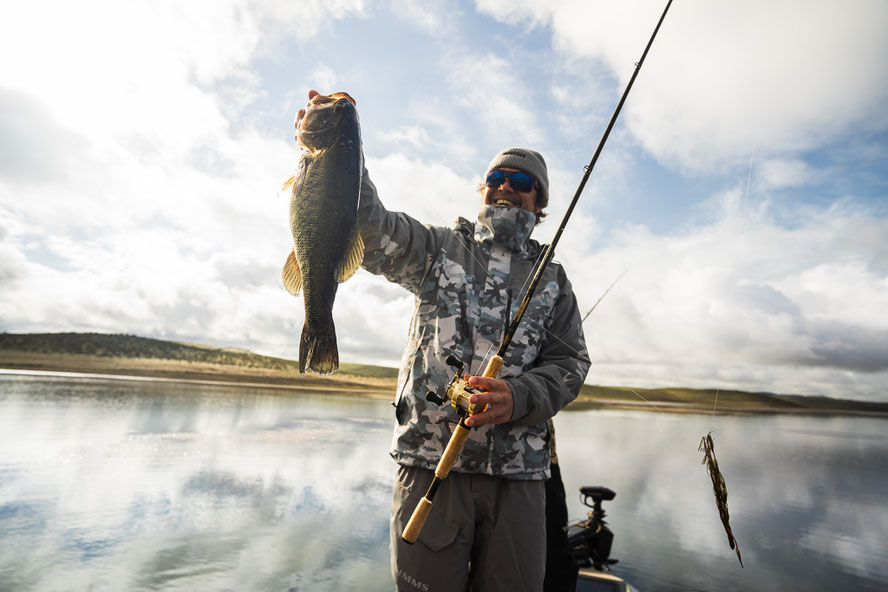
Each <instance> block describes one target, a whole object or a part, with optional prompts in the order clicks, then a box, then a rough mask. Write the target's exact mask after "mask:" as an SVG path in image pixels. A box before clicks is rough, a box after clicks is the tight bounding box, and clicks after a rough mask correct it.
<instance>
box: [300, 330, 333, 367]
mask: <svg viewBox="0 0 888 592" xmlns="http://www.w3.org/2000/svg"><path fill="white" fill-rule="evenodd" d="M306 368H308V369H309V370H311V371H312V372H314V373H315V374H321V375H326V374H333V373H334V372H336V371H337V370H339V350H338V349H337V348H336V330H335V329H334V328H333V325H332V323H331V324H330V326H329V329H327V330H324V331H320V332H316V331H313V330H312V328H311V327H309V325H308V323H306V324H305V326H304V327H302V337H301V338H300V340H299V373H300V374H305V369H306Z"/></svg>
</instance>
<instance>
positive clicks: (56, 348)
mask: <svg viewBox="0 0 888 592" xmlns="http://www.w3.org/2000/svg"><path fill="white" fill-rule="evenodd" d="M0 368H8V369H18V370H43V371H68V372H80V373H108V374H118V375H137V376H149V377H151V376H153V377H160V378H173V379H185V380H214V381H235V382H241V383H243V382H250V383H257V384H264V385H279V386H294V387H299V388H307V387H309V386H311V387H318V388H343V389H344V388H348V389H351V390H353V391H358V392H359V393H361V394H370V395H372V396H378V397H379V398H385V399H390V398H391V397H392V396H393V393H394V392H395V389H396V384H395V383H396V379H397V376H398V370H397V369H395V368H387V367H384V366H371V365H363V364H340V366H339V372H338V373H337V374H335V375H333V376H325V377H322V376H316V375H313V374H307V375H305V376H301V375H300V374H299V363H298V362H297V361H296V360H288V359H284V358H275V357H271V356H263V355H259V354H255V353H252V352H250V351H246V350H242V349H233V348H222V347H215V346H210V345H204V344H200V343H184V342H178V341H165V340H162V339H152V338H149V337H139V336H137V335H124V334H109V333H0ZM716 401H717V405H716V404H715V403H716ZM598 407H606V408H625V409H637V410H646V411H668V412H692V413H713V412H715V413H719V414H725V413H817V414H830V413H840V414H855V415H877V416H888V403H869V402H864V401H852V400H848V399H832V398H829V397H812V396H802V395H778V394H773V393H750V392H744V391H735V390H722V389H719V390H718V394H717V399H716V391H715V390H714V389H690V388H653V389H650V388H629V387H624V386H600V385H595V386H593V385H587V384H586V385H583V387H582V389H581V391H580V395H579V397H577V399H576V400H575V401H574V402H573V403H571V404H570V405H569V406H568V409H583V408H598Z"/></svg>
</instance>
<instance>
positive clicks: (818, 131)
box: [478, 0, 888, 172]
mask: <svg viewBox="0 0 888 592" xmlns="http://www.w3.org/2000/svg"><path fill="white" fill-rule="evenodd" d="M478 5H479V8H480V9H481V10H483V11H485V12H487V13H488V14H490V15H491V16H492V17H494V18H498V19H501V20H505V21H507V22H515V21H516V20H520V21H521V22H529V23H532V24H534V25H535V26H547V27H550V28H551V31H552V35H553V42H554V44H555V46H556V47H558V48H560V49H561V50H562V51H563V52H565V53H566V54H567V55H568V56H577V57H584V58H590V59H596V60H602V61H603V62H604V63H606V64H607V65H608V66H609V67H610V69H611V70H612V71H613V72H614V74H615V75H616V76H617V77H618V78H619V79H620V80H621V81H622V82H621V84H625V82H626V81H628V78H629V76H630V75H631V73H632V70H633V64H634V63H635V62H636V61H637V60H638V59H639V57H640V56H641V53H642V50H643V48H644V46H645V44H646V42H647V39H648V38H649V36H650V34H651V32H652V31H653V27H654V24H655V23H656V20H657V18H658V17H659V15H660V13H661V12H662V9H663V8H664V6H665V3H664V2H661V1H660V0H648V1H646V2H631V3H625V2H624V3H612V2H580V1H566V2H558V3H552V4H541V3H538V2H531V1H521V2H517V3H509V9H508V10H506V9H505V6H504V4H503V3H501V2H495V1H483V2H478ZM886 20H888V4H885V3H884V2H881V1H879V0H870V1H865V0H861V1H859V2H854V3H851V4H837V3H833V2H825V1H817V2H807V1H804V0H793V1H787V2H779V3H773V2H767V1H766V0H753V1H750V2H743V3H737V4H725V3H718V2H708V1H706V0H690V1H688V2H678V3H675V5H674V6H673V7H672V8H671V10H670V13H669V15H668V16H667V17H666V20H665V22H664V24H663V27H662V29H661V31H660V34H659V36H658V37H657V39H656V41H655V42H654V45H653V47H652V49H651V52H650V54H649V56H648V58H647V61H646V62H645V66H644V68H643V70H642V72H641V74H640V75H639V78H638V81H637V83H636V88H635V89H634V90H633V93H632V95H631V98H630V100H629V102H628V103H627V106H626V110H625V121H626V123H627V124H628V125H629V127H630V129H631V130H632V132H633V133H634V134H635V135H636V136H637V138H638V139H639V141H640V142H641V143H642V144H643V146H644V147H645V148H646V149H647V150H649V151H650V152H651V153H653V154H654V155H655V156H656V157H657V158H658V159H660V160H662V161H664V162H667V163H675V164H679V165H681V166H682V167H684V168H685V169H687V170H691V171H696V172H701V171H705V170H709V169H711V167H714V166H724V165H726V164H732V163H742V162H744V161H745V160H746V159H748V155H749V153H750V151H751V150H752V149H753V147H758V150H759V151H760V153H762V154H764V155H775V154H776V155H779V154H782V153H785V152H787V151H797V150H805V149H811V148H816V147H819V146H822V145H823V143H824V142H825V141H827V140H829V139H832V138H835V137H837V136H840V135H844V134H847V133H849V131H853V130H861V131H862V130H867V129H868V130H872V129H884V127H885V126H886V125H888V113H886V111H885V109H884V108H883V105H884V104H885V102H886V100H888V69H886V68H884V67H882V65H881V63H880V62H879V60H880V59H881V56H883V55H885V54H886V53H888V38H886V37H885V35H884V34H883V32H882V24H883V23H885V22H886Z"/></svg>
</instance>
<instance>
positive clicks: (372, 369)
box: [0, 333, 398, 378]
mask: <svg viewBox="0 0 888 592" xmlns="http://www.w3.org/2000/svg"><path fill="white" fill-rule="evenodd" d="M0 350H6V351H15V352H22V353H29V354H56V355H85V356H98V357H102V358H129V359H145V360H148V359H152V360H174V361H176V362H191V363H200V364H218V365H223V366H236V367H241V368H261V369H267V370H278V371H283V372H292V373H294V374H298V373H299V362H298V361H296V360H287V359H284V358H275V357H271V356H263V355H259V354H255V353H252V352H250V351H247V350H242V349H233V348H220V347H215V346H210V345H203V344H197V343H182V342H177V341H165V340H162V339H152V338H150V337H139V336H136V335H125V334H113V333H0ZM340 369H341V372H343V373H346V374H355V375H359V376H370V377H376V378H396V377H397V375H398V371H397V370H396V369H394V368H386V367H383V366H371V365H364V364H341V365H340Z"/></svg>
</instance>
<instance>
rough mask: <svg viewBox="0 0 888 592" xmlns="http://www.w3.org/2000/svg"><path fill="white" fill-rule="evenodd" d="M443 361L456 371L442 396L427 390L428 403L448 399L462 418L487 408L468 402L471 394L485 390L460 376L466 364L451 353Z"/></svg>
mask: <svg viewBox="0 0 888 592" xmlns="http://www.w3.org/2000/svg"><path fill="white" fill-rule="evenodd" d="M445 362H447V365H448V366H450V367H452V368H455V370H456V372H455V373H454V375H453V378H451V379H450V383H449V384H448V385H447V389H446V391H445V393H444V395H443V396H442V395H439V394H438V393H436V392H435V391H429V392H427V393H426V401H428V402H429V403H435V404H436V405H443V404H444V403H446V402H447V401H448V400H450V405H451V406H452V407H453V408H454V409H456V413H457V414H458V415H459V416H460V417H463V418H465V417H470V416H472V415H475V414H476V413H481V412H482V411H484V410H485V409H486V408H487V405H482V404H480V403H470V402H469V400H470V398H471V396H472V395H474V394H478V393H483V392H485V391H484V389H482V388H479V387H476V386H472V385H470V384H469V382H468V381H467V380H465V379H464V378H462V376H463V370H464V369H465V366H466V365H465V364H463V363H462V361H460V360H459V358H457V357H456V356H454V355H452V354H451V355H449V356H447V359H446V360H445Z"/></svg>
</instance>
